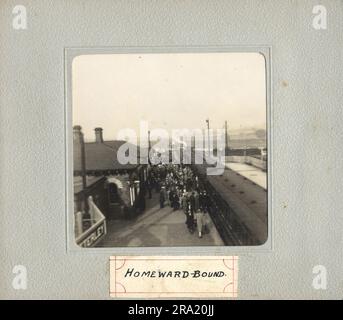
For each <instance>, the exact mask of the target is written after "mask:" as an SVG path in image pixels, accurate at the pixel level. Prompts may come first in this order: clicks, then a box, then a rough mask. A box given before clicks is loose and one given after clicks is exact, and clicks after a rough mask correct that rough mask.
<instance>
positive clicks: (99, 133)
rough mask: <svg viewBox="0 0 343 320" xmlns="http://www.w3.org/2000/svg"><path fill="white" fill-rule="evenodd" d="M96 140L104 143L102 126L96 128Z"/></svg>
mask: <svg viewBox="0 0 343 320" xmlns="http://www.w3.org/2000/svg"><path fill="white" fill-rule="evenodd" d="M94 131H95V142H96V143H103V142H104V139H103V137H102V128H95V129H94Z"/></svg>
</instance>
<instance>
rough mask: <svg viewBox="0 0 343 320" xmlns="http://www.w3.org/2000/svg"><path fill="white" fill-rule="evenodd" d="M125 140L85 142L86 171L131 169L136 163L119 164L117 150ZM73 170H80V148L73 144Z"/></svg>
mask: <svg viewBox="0 0 343 320" xmlns="http://www.w3.org/2000/svg"><path fill="white" fill-rule="evenodd" d="M124 143H126V141H121V140H113V141H104V142H101V143H99V142H85V155H86V171H107V170H133V169H135V168H136V167H137V166H138V164H121V163H119V161H118V159H117V151H118V149H119V147H120V146H121V145H123V144H124ZM74 171H81V149H80V148H77V147H75V146H74Z"/></svg>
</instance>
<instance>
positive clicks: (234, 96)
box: [71, 52, 268, 248]
mask: <svg viewBox="0 0 343 320" xmlns="http://www.w3.org/2000/svg"><path fill="white" fill-rule="evenodd" d="M71 78H72V125H73V128H72V130H73V184H74V210H73V214H74V219H73V220H74V225H73V230H74V232H75V242H76V244H77V245H78V246H80V247H83V248H89V247H178V246H187V247H192V246H259V245H262V244H264V243H265V242H266V241H267V239H268V205H267V204H268V201H267V200H268V185H267V181H268V165H267V162H268V143H267V141H268V139H267V138H268V121H267V119H268V117H267V110H268V106H267V85H266V83H267V79H266V59H265V57H264V55H263V54H261V53H260V52H202V53H106V54H105V53H104V54H83V55H78V56H76V57H75V58H74V59H73V62H72V71H71Z"/></svg>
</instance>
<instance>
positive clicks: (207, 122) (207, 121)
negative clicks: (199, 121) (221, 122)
mask: <svg viewBox="0 0 343 320" xmlns="http://www.w3.org/2000/svg"><path fill="white" fill-rule="evenodd" d="M206 124H207V140H208V154H210V119H208V118H207V119H206Z"/></svg>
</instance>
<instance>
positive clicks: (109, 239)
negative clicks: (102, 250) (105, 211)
mask: <svg viewBox="0 0 343 320" xmlns="http://www.w3.org/2000/svg"><path fill="white" fill-rule="evenodd" d="M158 199H159V194H158V193H153V197H152V199H147V201H146V210H145V211H144V212H143V214H141V215H140V216H138V217H137V218H136V219H133V220H110V221H107V234H106V236H105V237H104V239H103V240H102V241H101V242H100V243H99V244H98V247H159V246H166V247H169V246H171V247H177V246H221V245H224V243H223V240H222V239H221V237H220V235H219V233H218V231H217V230H216V228H215V226H214V224H213V222H212V220H211V218H210V217H209V216H208V215H207V217H208V220H209V224H208V227H209V231H210V232H209V233H208V234H203V236H202V238H199V237H198V233H197V230H196V231H195V232H194V233H193V234H191V233H190V232H189V231H188V229H187V226H186V224H185V220H186V216H185V214H184V213H183V211H182V210H176V211H173V209H172V208H171V207H169V206H165V207H164V208H162V209H161V208H160V205H159V200H158Z"/></svg>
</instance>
